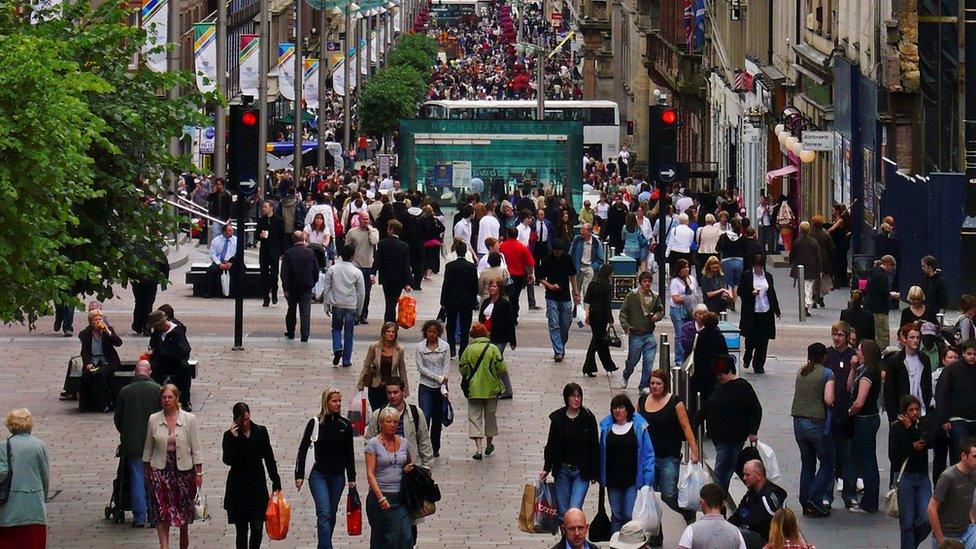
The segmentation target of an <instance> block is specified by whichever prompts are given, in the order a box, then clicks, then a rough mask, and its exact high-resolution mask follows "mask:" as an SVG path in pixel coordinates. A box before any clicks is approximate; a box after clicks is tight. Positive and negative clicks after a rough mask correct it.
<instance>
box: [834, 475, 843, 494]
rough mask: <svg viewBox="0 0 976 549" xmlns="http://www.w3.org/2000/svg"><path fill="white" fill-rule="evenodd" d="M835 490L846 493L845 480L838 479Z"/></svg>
mask: <svg viewBox="0 0 976 549" xmlns="http://www.w3.org/2000/svg"><path fill="white" fill-rule="evenodd" d="M835 488H836V490H837V491H838V492H843V491H844V479H842V478H839V479H837V482H836V483H835Z"/></svg>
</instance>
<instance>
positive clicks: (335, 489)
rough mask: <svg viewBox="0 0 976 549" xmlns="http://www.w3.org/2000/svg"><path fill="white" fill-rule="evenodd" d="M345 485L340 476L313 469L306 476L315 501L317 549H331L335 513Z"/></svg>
mask: <svg viewBox="0 0 976 549" xmlns="http://www.w3.org/2000/svg"><path fill="white" fill-rule="evenodd" d="M345 484H346V483H345V481H344V480H343V478H342V476H341V475H327V474H325V473H322V472H319V471H316V470H315V469H312V473H311V474H310V475H308V489H309V490H310V491H311V492H312V499H313V500H314V501H315V519H316V526H317V529H318V537H319V545H318V549H332V531H333V530H335V522H336V511H338V510H339V498H340V497H342V488H343V486H345Z"/></svg>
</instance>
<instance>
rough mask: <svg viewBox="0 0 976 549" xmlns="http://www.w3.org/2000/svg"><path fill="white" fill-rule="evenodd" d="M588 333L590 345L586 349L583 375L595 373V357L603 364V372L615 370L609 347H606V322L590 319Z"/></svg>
mask: <svg viewBox="0 0 976 549" xmlns="http://www.w3.org/2000/svg"><path fill="white" fill-rule="evenodd" d="M590 333H591V335H590V345H589V347H587V348H586V360H584V361H583V373H584V374H595V373H596V355H599V356H600V363H601V364H603V369H604V370H606V371H608V372H612V371H614V370H616V369H617V366H616V365H615V364H614V363H613V357H612V356H610V346H608V345H607V341H606V335H607V321H606V320H602V319H601V320H598V321H596V322H594V319H593V317H590Z"/></svg>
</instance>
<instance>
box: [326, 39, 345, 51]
mask: <svg viewBox="0 0 976 549" xmlns="http://www.w3.org/2000/svg"><path fill="white" fill-rule="evenodd" d="M340 48H341V46H340V45H339V43H338V42H331V41H330V42H326V43H325V49H326V51H339V50H340Z"/></svg>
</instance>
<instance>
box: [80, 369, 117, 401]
mask: <svg viewBox="0 0 976 549" xmlns="http://www.w3.org/2000/svg"><path fill="white" fill-rule="evenodd" d="M95 367H96V368H98V371H97V372H88V371H85V370H82V371H81V383H80V384H79V385H78V407H79V408H80V409H81V411H82V412H101V411H102V410H104V409H105V408H106V407H107V406H110V405H111V404H112V395H111V392H112V387H111V384H110V380H111V378H112V371H111V370H110V369H109V367H108V365H107V364H104V363H103V364H96V365H95Z"/></svg>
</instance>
